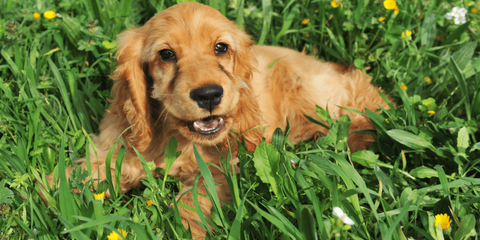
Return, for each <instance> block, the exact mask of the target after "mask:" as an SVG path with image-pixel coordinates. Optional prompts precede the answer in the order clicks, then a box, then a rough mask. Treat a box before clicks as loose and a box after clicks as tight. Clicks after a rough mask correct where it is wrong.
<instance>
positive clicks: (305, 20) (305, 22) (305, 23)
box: [302, 18, 310, 25]
mask: <svg viewBox="0 0 480 240" xmlns="http://www.w3.org/2000/svg"><path fill="white" fill-rule="evenodd" d="M309 23H310V18H305V19H303V21H302V24H304V25H307V24H309Z"/></svg>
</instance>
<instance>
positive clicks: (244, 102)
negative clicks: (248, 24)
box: [230, 29, 263, 152]
mask: <svg viewBox="0 0 480 240" xmlns="http://www.w3.org/2000/svg"><path fill="white" fill-rule="evenodd" d="M235 35H236V38H237V40H238V41H239V46H240V49H239V50H237V51H236V53H235V56H234V67H233V73H234V74H235V76H236V77H237V78H240V79H242V80H243V81H244V82H245V85H246V86H245V87H243V88H240V89H239V92H240V101H239V103H238V105H237V106H236V109H235V110H234V111H236V113H235V114H234V118H235V119H234V120H233V121H234V124H233V126H232V128H233V129H236V130H238V131H240V133H241V134H242V136H243V139H244V140H245V144H246V147H247V150H248V151H250V152H252V151H255V148H256V147H257V146H258V145H259V144H260V143H261V142H262V136H263V134H262V129H261V128H257V129H255V130H250V129H252V128H255V127H258V126H259V125H260V124H262V123H263V121H262V115H261V112H260V107H259V106H258V103H257V99H256V97H255V96H254V94H253V87H252V84H251V80H252V77H253V71H256V65H257V59H256V58H255V56H254V55H253V53H252V47H253V43H252V41H251V40H250V36H249V35H247V34H246V33H245V32H244V31H242V30H240V29H236V34H235ZM249 130H250V131H249ZM236 135H238V133H236ZM239 139H241V138H239ZM232 140H233V138H232V139H230V143H232Z"/></svg>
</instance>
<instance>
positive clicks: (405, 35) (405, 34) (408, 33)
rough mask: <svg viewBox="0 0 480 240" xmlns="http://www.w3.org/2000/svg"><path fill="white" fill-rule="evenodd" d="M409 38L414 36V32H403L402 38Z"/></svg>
mask: <svg viewBox="0 0 480 240" xmlns="http://www.w3.org/2000/svg"><path fill="white" fill-rule="evenodd" d="M407 36H412V31H410V30H407V31H405V32H402V38H403V39H405V38H406V37H407Z"/></svg>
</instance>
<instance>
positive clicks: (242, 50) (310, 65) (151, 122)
mask: <svg viewBox="0 0 480 240" xmlns="http://www.w3.org/2000/svg"><path fill="white" fill-rule="evenodd" d="M116 56H117V62H118V65H117V68H116V70H115V71H114V74H113V75H112V79H113V80H115V81H116V83H115V85H114V86H113V89H112V93H113V95H114V98H113V100H112V101H111V105H110V106H109V108H108V110H107V113H106V115H105V117H104V119H103V120H102V121H101V124H100V134H99V136H98V137H97V136H93V137H92V138H93V141H94V143H95V147H96V150H97V154H98V161H94V160H92V172H93V173H92V174H94V176H97V174H98V173H100V177H101V178H102V179H105V178H106V174H105V172H106V169H108V168H109V169H110V170H111V172H112V176H113V178H115V176H114V175H115V159H116V155H117V152H118V150H119V149H120V143H117V146H116V147H115V151H114V154H113V157H112V164H111V166H106V164H105V158H106V157H107V154H108V152H109V150H110V148H111V147H112V146H113V144H114V143H115V140H116V139H117V138H118V137H119V136H120V135H121V134H122V132H123V131H124V130H125V129H127V128H128V130H127V131H126V132H125V133H124V134H123V135H122V136H121V137H120V139H122V140H123V142H124V143H125V145H126V149H127V150H126V153H125V157H124V161H123V165H122V170H121V176H120V178H121V181H120V188H121V191H122V192H127V191H128V190H129V189H131V188H133V187H136V186H138V185H139V184H140V180H141V179H142V178H144V177H146V175H145V172H144V169H143V167H142V163H141V160H140V159H139V157H138V156H137V154H136V153H135V151H134V150H133V148H135V149H136V150H138V151H139V152H140V153H141V155H142V156H143V158H144V159H145V160H146V161H151V162H154V163H155V164H156V166H157V167H159V168H165V163H164V152H165V147H166V144H167V143H168V141H169V140H170V138H171V137H172V136H173V137H175V138H176V139H177V141H178V147H177V151H181V152H182V153H181V155H180V156H179V157H178V158H177V159H176V161H175V162H174V164H173V166H172V167H171V169H170V171H169V174H170V175H171V176H173V177H175V178H178V179H179V180H180V181H181V182H182V186H183V188H182V190H181V191H180V193H179V194H178V195H177V196H180V195H182V194H183V193H185V192H186V191H187V190H188V189H190V188H191V187H192V186H193V181H194V177H195V175H196V174H197V173H198V172H199V169H198V165H197V161H196V159H195V156H194V151H193V141H194V142H195V145H196V148H197V149H198V152H199V153H200V155H201V156H202V157H203V159H204V160H205V161H206V162H207V163H213V164H219V163H220V161H221V160H220V159H221V158H220V156H219V151H220V153H221V154H222V155H223V156H226V154H227V151H228V149H229V146H230V145H231V144H233V146H232V151H233V155H234V156H235V155H236V152H237V151H238V145H237V144H238V143H236V141H235V138H236V137H239V136H240V139H242V142H244V143H245V147H246V149H247V150H248V151H254V150H255V147H256V146H257V145H259V144H260V143H261V142H262V138H263V137H265V138H266V139H267V141H271V137H272V135H273V132H274V131H275V129H276V128H281V129H285V127H286V125H287V119H288V121H289V123H290V126H291V131H290V135H289V140H290V141H291V142H292V143H294V144H298V143H299V142H300V141H302V139H309V138H312V137H314V135H315V134H317V133H318V132H320V133H323V134H326V133H327V132H328V130H327V129H325V128H323V127H321V126H319V125H317V124H314V123H312V122H311V121H309V120H308V119H307V118H306V117H305V116H304V115H309V116H316V110H315V105H319V106H321V107H324V108H325V107H326V106H327V103H328V106H329V108H328V109H329V113H330V115H331V116H334V117H337V118H339V117H340V116H343V115H348V116H349V117H350V119H351V125H350V129H349V130H350V133H352V132H354V131H356V130H360V129H374V126H373V125H372V123H371V122H370V121H369V119H368V118H367V117H365V116H363V115H361V114H358V113H354V112H351V111H347V110H344V109H342V108H339V107H338V106H342V107H346V108H351V109H356V110H359V111H365V109H366V108H368V109H371V110H375V109H377V108H378V106H377V105H380V106H382V107H384V108H388V105H387V104H386V103H385V101H384V100H383V99H382V97H381V96H380V94H379V92H378V91H379V89H378V87H376V86H374V85H371V84H370V80H371V79H372V78H371V77H370V76H368V75H366V74H364V73H363V72H362V71H360V70H354V69H352V68H345V67H343V66H342V65H339V64H336V63H327V62H323V61H319V60H316V59H314V58H313V57H311V56H307V55H305V54H303V53H300V52H297V51H294V50H291V49H287V48H281V47H272V46H256V45H254V44H253V42H252V40H251V37H250V36H249V35H248V34H247V33H245V32H244V31H242V30H241V29H240V28H238V27H237V26H236V25H235V24H234V23H233V22H231V21H229V20H228V19H227V18H226V17H224V16H223V15H222V14H221V13H220V12H218V11H217V10H215V9H213V8H211V7H209V6H206V5H203V4H199V3H191V2H185V3H180V4H178V5H175V6H172V7H170V8H168V9H166V10H164V11H162V12H160V13H158V14H157V15H156V16H154V17H153V18H151V19H150V20H149V21H148V22H147V23H146V24H145V25H144V26H141V27H137V28H133V29H128V30H126V31H124V32H122V33H121V34H120V35H119V39H118V49H117V55H116ZM272 64H273V65H272ZM317 118H318V120H320V121H321V119H320V118H319V117H317ZM192 139H193V141H192ZM373 140H374V139H373V136H372V135H370V134H360V133H352V134H351V135H350V136H349V138H348V145H349V147H350V149H351V150H352V151H355V150H359V149H367V148H368V147H369V146H370V144H371V142H373ZM218 150H219V151H218ZM90 151H91V156H95V153H94V152H93V151H92V150H90ZM234 158H235V159H234V161H237V162H238V159H236V157H234ZM79 162H80V165H81V167H82V168H84V169H86V168H87V167H86V163H85V159H83V160H81V161H79ZM72 170H73V168H68V169H67V176H68V175H69V174H70V172H71V171H72ZM210 170H211V172H212V175H213V178H214V180H215V182H216V184H217V187H216V188H217V192H218V196H219V200H220V201H221V202H228V201H229V200H230V193H229V187H228V184H227V182H226V180H225V178H224V175H223V173H222V172H221V171H220V170H218V169H217V168H214V167H211V168H210ZM202 181H203V180H202V179H201V180H200V182H202ZM48 182H49V183H50V184H52V183H53V176H52V175H49V176H48ZM198 192H199V193H201V194H205V195H207V193H206V190H205V188H199V189H198ZM179 201H180V202H182V203H185V204H187V205H190V206H193V198H192V194H191V192H189V193H187V194H185V195H184V196H183V197H182V198H180V199H179ZM199 203H200V206H201V211H203V213H205V215H206V216H208V217H209V216H210V209H211V207H212V203H211V202H210V201H209V200H208V199H206V198H203V197H200V198H199ZM179 210H180V214H181V217H182V222H183V224H184V225H185V226H188V224H190V228H191V230H192V234H193V237H194V238H202V237H204V236H205V229H204V228H202V227H201V226H200V225H198V224H197V223H196V222H195V221H193V219H198V215H197V213H196V212H193V211H190V210H188V209H185V208H180V209H179Z"/></svg>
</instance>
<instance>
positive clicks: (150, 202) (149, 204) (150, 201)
mask: <svg viewBox="0 0 480 240" xmlns="http://www.w3.org/2000/svg"><path fill="white" fill-rule="evenodd" d="M152 204H153V201H152V199H149V200H148V201H147V206H148V207H150V206H152Z"/></svg>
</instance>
